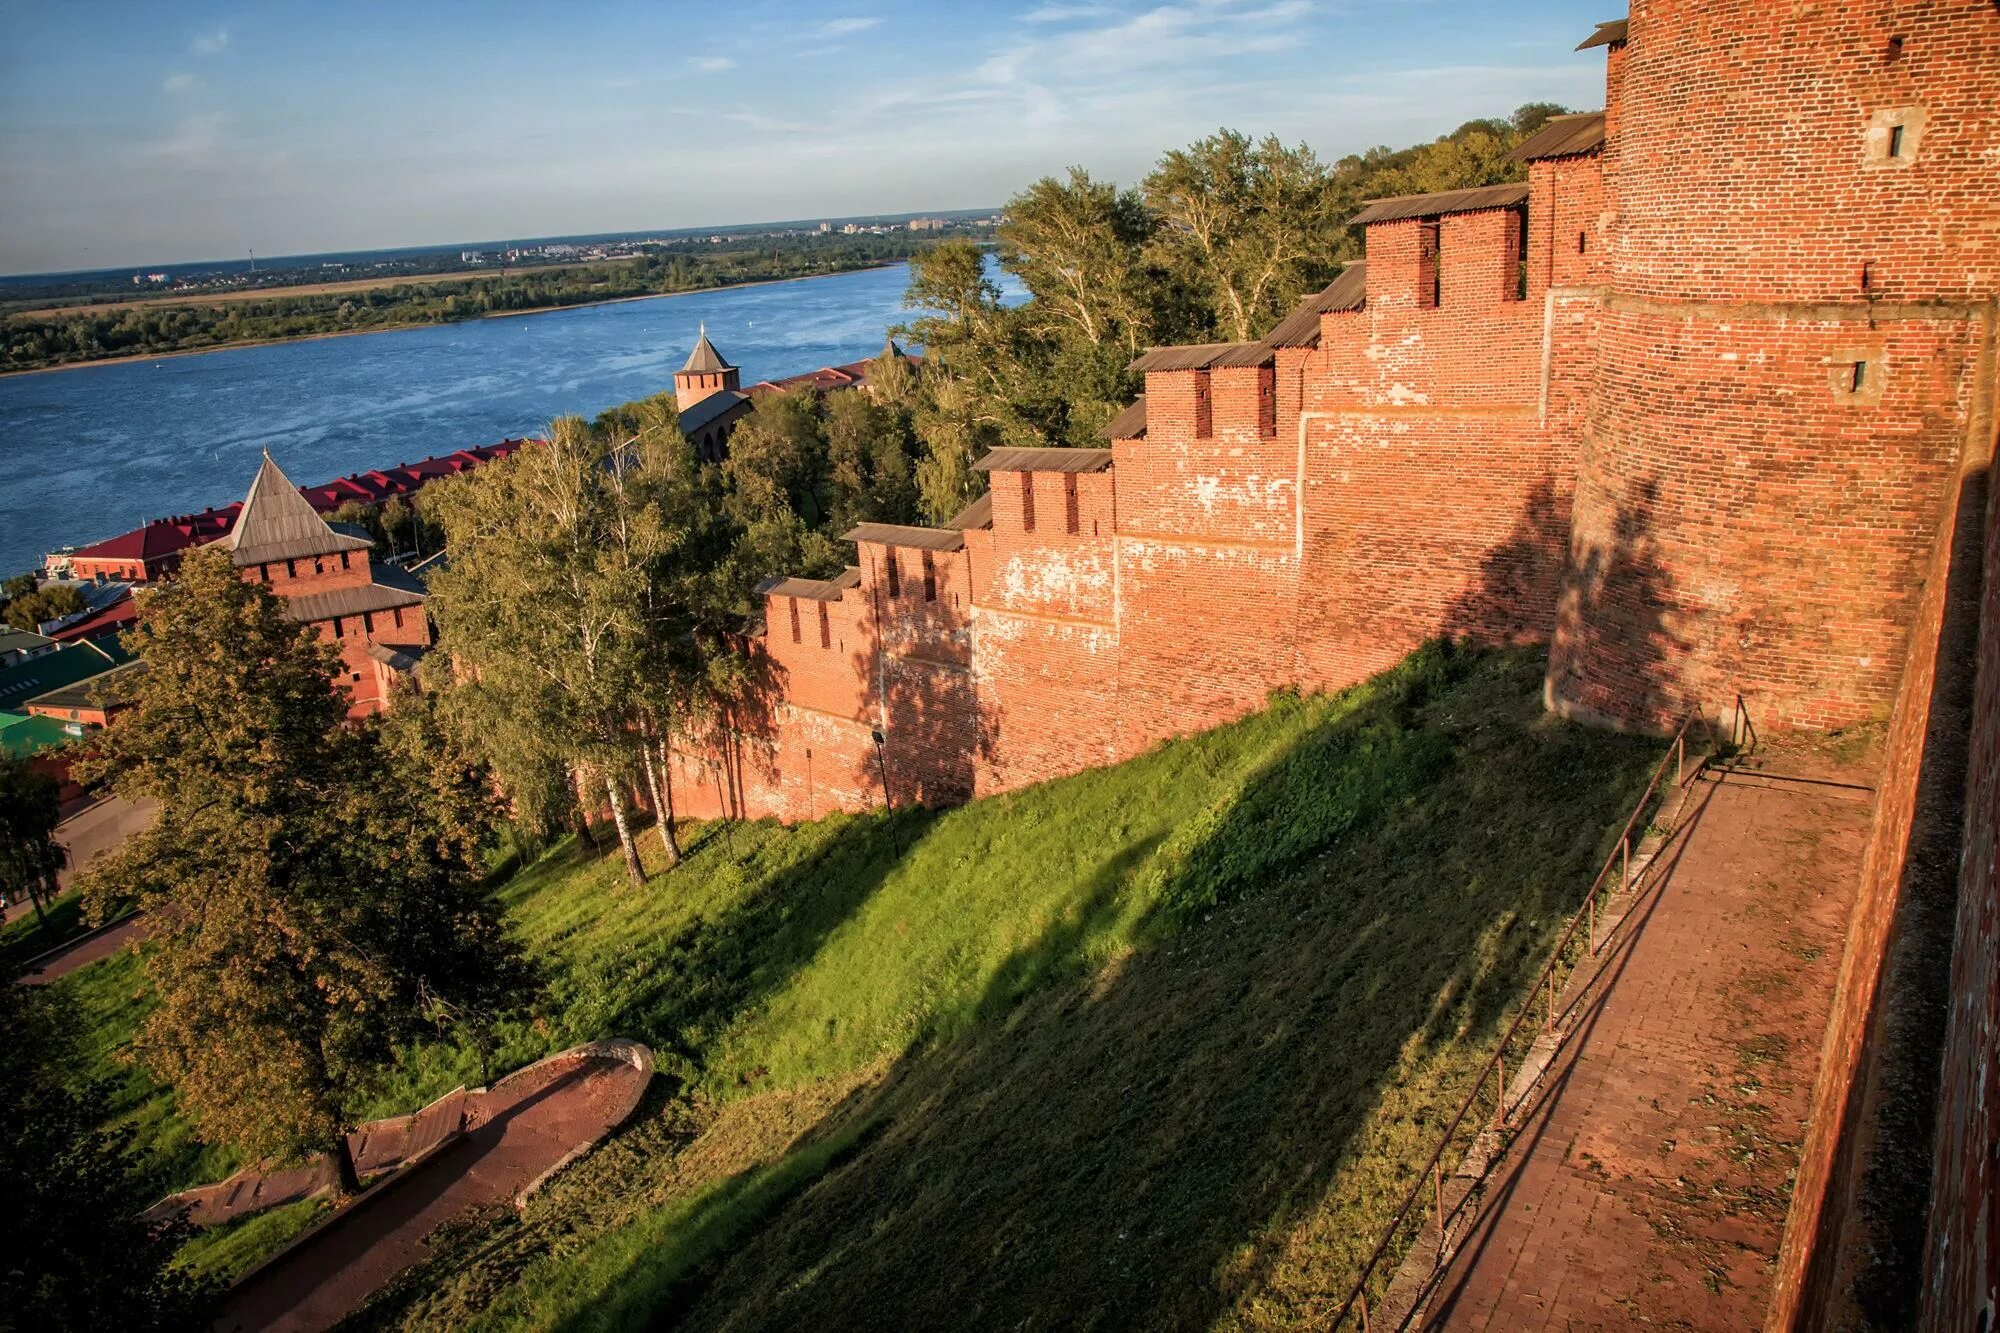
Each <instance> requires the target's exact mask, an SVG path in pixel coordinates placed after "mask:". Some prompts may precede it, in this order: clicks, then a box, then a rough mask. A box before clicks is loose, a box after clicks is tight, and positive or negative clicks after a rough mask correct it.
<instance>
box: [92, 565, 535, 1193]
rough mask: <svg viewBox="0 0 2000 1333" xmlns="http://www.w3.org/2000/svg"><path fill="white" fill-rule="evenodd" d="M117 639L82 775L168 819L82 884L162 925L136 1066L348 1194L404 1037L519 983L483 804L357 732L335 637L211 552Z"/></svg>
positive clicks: (434, 763) (438, 758) (379, 739)
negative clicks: (363, 1115) (113, 667)
mask: <svg viewBox="0 0 2000 1333" xmlns="http://www.w3.org/2000/svg"><path fill="white" fill-rule="evenodd" d="M128 642H129V643H130V645H131V646H132V648H133V649H134V650H135V651H136V652H137V654H138V656H139V660H140V661H142V662H143V663H145V665H146V670H145V671H144V672H143V673H141V674H140V675H139V678H138V680H137V682H136V683H135V687H134V694H133V700H132V705H131V707H130V708H129V709H128V710H127V711H126V712H125V713H124V714H123V715H121V717H120V718H119V721H118V725H117V726H115V727H112V728H110V729H108V730H106V731H104V732H102V733H100V734H99V735H98V736H97V737H96V738H95V740H94V742H93V745H92V750H91V752H89V753H87V754H86V755H85V756H84V758H83V759H81V760H80V761H79V763H78V766H77V767H78V772H79V775H80V776H82V777H83V778H84V780H86V781H93V780H100V779H101V780H106V781H109V782H110V783H112V784H113V786H114V787H115V788H116V790H117V791H118V792H119V794H120V795H123V796H126V797H130V798H146V797H150V798H152V799H154V800H156V801H158V802H159V805H160V813H159V818H158V819H157V820H156V821H155V822H154V823H153V825H152V826H151V827H150V828H148V829H146V830H145V831H144V832H141V833H138V834H135V835H134V836H133V837H132V838H130V839H129V840H128V841H127V842H126V843H124V844H123V845H122V846H121V847H119V848H118V849H116V850H115V851H113V852H110V853H107V854H106V855H104V856H103V857H101V858H99V859H98V860H97V861H95V862H93V863H92V864H91V865H90V867H89V868H88V869H87V870H86V872H85V873H84V875H83V876H82V877H81V878H82V880H83V882H84V885H85V889H86V894H87V899H86V901H87V902H88V904H89V905H90V907H91V909H92V910H93V911H94V912H97V913H99V914H102V913H103V912H104V911H105V910H106V909H107V908H108V906H109V905H110V904H111V903H112V902H114V901H120V900H123V899H125V898H128V897H131V898H136V899H137V900H138V902H139V905H140V907H141V908H142V909H143V910H145V911H146V912H147V913H148V915H149V917H150V918H151V920H152V932H151V945H150V947H149V949H148V950H147V953H146V971H147V974H148V976H149V978H150V979H151V981H152V983H153V988H154V992H155V994H156V996H157V998H158V1004H157V1007H156V1008H155V1009H154V1010H153V1011H152V1012H151V1013H150V1014H149V1015H148V1017H147V1018H146V1020H145V1022H144V1024H143V1026H142V1028H141V1031H140V1036H139V1040H138V1043H137V1049H138V1054H139V1057H140V1059H141V1060H142V1061H143V1062H144V1063H145V1064H146V1065H147V1067H148V1068H149V1069H150V1070H151V1071H152V1072H153V1073H154V1074H155V1075H156V1076H157V1077H159V1078H160V1079H161V1080H162V1081H163V1082H168V1083H171V1084H172V1085H173V1086H174V1088H175V1090H176V1093H177V1094H178V1096H179V1098H180V1101H181V1105H182V1106H183V1107H185V1108H186V1109H187V1110H188V1111H190V1112H191V1113H192V1115H193V1116H194V1117H195V1119H196V1120H198V1121H199V1123H200V1125H201V1127H202V1132H203V1133H204V1135H206V1136H207V1137H209V1138H211V1139H218V1140H224V1141H229V1142H233V1143H235V1144H238V1145H239V1146H241V1147H242V1148H243V1149H244V1150H245V1152H246V1153H248V1154H250V1155H252V1156H273V1157H280V1158H295V1157H298V1156H301V1155H304V1154H309V1153H332V1154H333V1155H334V1156H335V1157H336V1159H337V1160H338V1161H339V1162H340V1164H341V1165H342V1167H343V1173H342V1179H343V1183H345V1184H346V1185H348V1186H349V1187H352V1185H353V1184H354V1180H353V1171H352V1163H351V1161H350V1160H349V1159H348V1157H347V1143H346V1138H345V1135H346V1131H347V1130H348V1129H350V1128H352V1126H353V1123H354V1115H353V1108H354V1107H355V1105H356V1104H357V1103H358V1101H359V1100H360V1099H361V1097H362V1096H363V1095H364V1094H365V1092H366V1091H367V1089H368V1087H369V1084H370V1080H371V1078H372V1077H373V1076H374V1075H375V1074H376V1073H378V1072H379V1071H380V1070H381V1069H382V1068H384V1067H385V1065H386V1064H387V1063H389V1062H390V1061H391V1060H392V1058H393V1055H394V1050H393V1047H394V1044H395V1043H396V1042H398V1041H403V1040H407V1039H409V1038H411V1037H413V1036H415V1035H417V1034H419V1033H421V1032H422V1031H424V1030H426V1028H427V1027H428V1028H430V1029H432V1030H435V1029H436V1028H439V1027H446V1026H461V1025H465V1024H472V1025H475V1026H477V1025H479V1024H481V1023H484V1022H487V1021H490V1019H491V1018H492V1017H493V1016H495V1015H496V1014H497V1013H499V1012H500V1011H501V1010H503V1009H505V1008H507V1007H509V1006H510V1005H512V1004H514V1003H515V1002H517V1001H518V1000H519V999H520V998H521V997H522V996H523V995H524V994H525V993H526V989H527V985H528V981H529V978H528V975H527V973H526V970H525V967H524V965H523V964H522V963H521V961H520V956H519V954H518V952H517V951H516V950H515V949H514V947H513V946H512V945H511V944H510V943H509V942H508V941H507V940H506V938H505V937H504V936H503V935H502V933H501V930H500V924H499V917H498V912H497V909H496V908H495V906H494V904H493V903H492V901H491V899H490V898H489V897H488V895H487V894H486V892H485V891H484V889H483V887H482V884H481V880H482V868H481V865H480V863H479V859H478V848H479V845H480V843H481V841H482V840H483V838H484V836H485V834H486V831H487V827H488V825H489V824H490V822H491V819H492V816H493V813H494V811H493V809H492V806H491V802H490V797H488V796H487V795H486V794H485V793H484V791H483V789H482V790H481V791H480V792H479V793H478V794H477V798H476V799H475V795H474V793H473V792H472V790H471V789H470V788H469V787H467V786H466V785H465V784H463V783H459V784H455V785H448V786H446V787H440V785H439V784H440V782H441V781H442V778H441V777H440V775H441V774H447V773H450V772H452V771H454V767H455V765H454V762H453V759H452V757H451V756H449V755H439V754H436V753H429V752H426V748H425V747H424V746H423V745H421V744H419V743H417V742H416V741H413V740H410V739H408V738H405V739H404V740H403V741H402V742H401V743H399V744H395V745H391V744H387V743H385V741H384V739H383V734H382V732H381V730H380V729H379V728H378V727H377V726H376V725H374V724H362V725H353V724H350V723H349V722H348V721H347V720H346V717H345V713H346V699H345V696H344V693H343V692H342V691H341V690H339V689H338V688H337V687H336V685H335V679H334V676H335V667H336V663H337V661H338V658H337V655H336V652H335V650H334V648H333V647H332V645H331V644H329V643H324V642H322V641H320V640H319V639H318V638H317V637H316V636H315V635H314V634H313V633H312V632H311V631H310V630H308V629H305V628H304V627H301V626H298V625H295V624H293V623H291V622H290V621H288V620H287V619H285V616H284V613H283V610H282V608H281V606H280V604H279V603H278V601H277V599H276V598H274V597H273V596H272V595H271V593H270V592H269V590H268V589H266V588H264V587H263V586H262V585H260V584H255V583H248V582H245V581H244V580H243V579H241V578H239V577H238V576H237V573H236V571H235V570H234V569H233V568H231V566H230V563H229V559H228V556H227V554H226V553H224V552H221V551H217V550H201V551H196V552H194V553H192V554H191V555H190V556H189V557H188V558H187V559H186V560H185V561H184V562H183V563H182V566H181V570H180V575H179V577H178V578H177V579H176V580H174V581H173V582H172V583H169V584H166V585H164V586H162V587H160V588H159V589H158V590H156V591H153V592H151V593H149V594H148V595H147V597H146V598H145V600H144V602H143V603H142V607H141V613H140V619H139V622H138V624H137V626H136V627H135V629H134V630H133V631H132V633H131V635H130V636H129V637H128Z"/></svg>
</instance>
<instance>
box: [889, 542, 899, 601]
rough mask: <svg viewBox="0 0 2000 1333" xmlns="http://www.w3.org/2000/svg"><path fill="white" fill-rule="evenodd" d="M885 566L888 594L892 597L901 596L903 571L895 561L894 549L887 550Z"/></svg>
mask: <svg viewBox="0 0 2000 1333" xmlns="http://www.w3.org/2000/svg"><path fill="white" fill-rule="evenodd" d="M887 568H888V571H889V596H890V597H891V598H892V599H893V598H897V597H901V596H902V595H903V571H902V569H901V568H900V567H899V566H898V564H897V562H896V553H895V552H894V551H891V552H889V562H888V566H887Z"/></svg>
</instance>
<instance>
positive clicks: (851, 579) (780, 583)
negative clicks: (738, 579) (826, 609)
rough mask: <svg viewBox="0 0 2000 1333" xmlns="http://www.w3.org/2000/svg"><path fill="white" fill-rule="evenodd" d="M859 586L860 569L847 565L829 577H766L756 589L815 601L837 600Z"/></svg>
mask: <svg viewBox="0 0 2000 1333" xmlns="http://www.w3.org/2000/svg"><path fill="white" fill-rule="evenodd" d="M860 586H861V570H860V568H859V567H858V566H855V565H849V566H848V567H847V568H846V569H844V570H842V571H841V572H840V574H839V575H837V576H836V577H834V578H830V579H766V580H764V582H762V583H760V584H758V585H757V591H758V592H760V593H762V594H764V595H765V596H767V597H804V598H806V599H808V600H810V601H815V602H837V601H839V600H840V595H841V594H842V593H844V592H846V591H847V590H848V589H849V588H858V587H860Z"/></svg>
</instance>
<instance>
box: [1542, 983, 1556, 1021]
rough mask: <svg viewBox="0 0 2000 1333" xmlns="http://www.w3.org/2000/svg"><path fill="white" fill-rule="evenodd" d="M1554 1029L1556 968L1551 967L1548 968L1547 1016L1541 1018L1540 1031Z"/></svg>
mask: <svg viewBox="0 0 2000 1333" xmlns="http://www.w3.org/2000/svg"><path fill="white" fill-rule="evenodd" d="M1555 1030H1556V970H1555V968H1553V967H1551V968H1550V969H1549V1011H1548V1016H1547V1017H1546V1018H1544V1019H1543V1020H1542V1031H1544V1032H1554V1031H1555Z"/></svg>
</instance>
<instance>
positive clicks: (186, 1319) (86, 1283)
mask: <svg viewBox="0 0 2000 1333" xmlns="http://www.w3.org/2000/svg"><path fill="white" fill-rule="evenodd" d="M71 1026H72V1024H71V1022H70V1021H69V1015H68V1014H67V1013H66V1012H65V1011H64V1010H63V1009H62V1008H61V1006H60V1004H59V1000H58V996H57V994H56V993H55V992H53V991H51V990H49V989H48V988H46V987H40V986H17V985H8V984H0V1032H4V1033H5V1034H6V1039H5V1040H4V1041H0V1117H4V1121H5V1124H6V1125H7V1132H6V1133H5V1134H4V1135H0V1198H4V1199H5V1200H6V1201H7V1205H6V1207H4V1208H0V1309H4V1310H5V1314H4V1315H0V1322H4V1323H5V1324H6V1326H7V1327H9V1328H22V1329H113V1328H115V1329H185V1328H196V1327H199V1326H200V1325H201V1322H202V1320H203V1318H204V1316H205V1315H206V1313H207V1306H208V1304H209V1302H210V1300H211V1299H212V1297H213V1296H214V1294H215V1293H214V1291H213V1290H212V1289H211V1288H210V1287H208V1286H207V1285H206V1284H204V1283H201V1282H197V1281H195V1280H194V1279H192V1278H190V1277H189V1276H188V1275H187V1274H186V1273H185V1272H183V1271H181V1270H180V1269H178V1268H176V1267H175V1266H174V1265H173V1258H174V1252H175V1251H176V1250H177V1249H178V1248H179V1247H180V1245H181V1242H182V1241H183V1240H185V1239H186V1237H187V1234H188V1230H189V1228H188V1227H187V1225H186V1224H185V1223H184V1222H175V1223H172V1224H170V1225H167V1226H156V1225H154V1224H153V1223H151V1222H148V1221H147V1220H145V1219H144V1218H142V1217H141V1216H140V1215H139V1214H140V1210H141V1209H142V1208H144V1207H145V1205H146V1204H147V1203H148V1202H149V1200H148V1199H146V1198H145V1197H144V1195H143V1194H142V1193H141V1192H140V1191H141V1190H142V1189H143V1188H144V1187H143V1185H140V1184H139V1183H138V1182H137V1181H136V1178H135V1177H134V1176H133V1174H132V1173H131V1171H130V1170H129V1167H128V1163H127V1160H126V1150H127V1149H128V1148H129V1146H130V1144H131V1140H132V1134H133V1131H132V1130H131V1128H130V1127H124V1128H119V1129H111V1130H106V1129H102V1128H100V1127H101V1126H103V1125H106V1124H109V1123H111V1121H112V1118H113V1117H112V1114H111V1109H110V1106H109V1104H108V1098H107V1096H106V1094H105V1091H104V1090H103V1089H102V1088H101V1087H98V1086H96V1085H93V1084H90V1083H87V1082H83V1081H82V1080H81V1077H80V1061H79V1060H78V1059H77V1057H76V1053H75V1041H74V1036H73V1033H72V1032H71V1030H70V1029H71Z"/></svg>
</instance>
